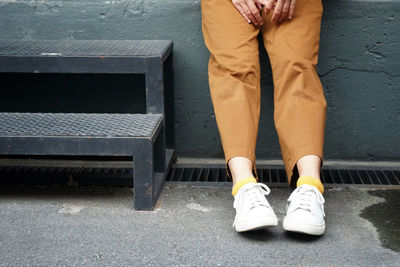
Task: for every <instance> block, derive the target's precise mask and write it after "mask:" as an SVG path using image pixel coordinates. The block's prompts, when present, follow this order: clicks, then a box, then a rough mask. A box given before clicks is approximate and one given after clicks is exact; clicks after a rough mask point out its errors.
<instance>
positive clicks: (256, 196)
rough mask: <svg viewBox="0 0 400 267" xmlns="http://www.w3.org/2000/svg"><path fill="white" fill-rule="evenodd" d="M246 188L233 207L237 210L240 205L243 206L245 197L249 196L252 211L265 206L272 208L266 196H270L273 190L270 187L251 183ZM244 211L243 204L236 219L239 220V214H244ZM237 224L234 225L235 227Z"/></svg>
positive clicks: (240, 191)
mask: <svg viewBox="0 0 400 267" xmlns="http://www.w3.org/2000/svg"><path fill="white" fill-rule="evenodd" d="M243 187H244V188H241V190H239V192H238V194H239V195H238V196H237V198H236V199H235V201H234V202H233V207H234V208H235V209H236V208H237V206H238V205H239V203H241V204H242V201H243V197H244V195H246V194H247V196H248V200H249V204H250V209H253V208H255V207H260V206H265V207H268V208H270V207H271V206H270V205H269V203H268V201H267V199H266V198H265V196H268V195H269V193H270V192H271V190H270V189H269V187H268V186H267V185H265V184H263V183H249V184H245V185H244V186H243ZM242 209H243V204H242V205H241V206H240V208H239V210H237V213H236V218H235V222H236V219H237V218H238V216H239V214H240V213H241V212H242ZM235 222H234V223H233V226H235Z"/></svg>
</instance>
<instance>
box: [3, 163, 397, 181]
mask: <svg viewBox="0 0 400 267" xmlns="http://www.w3.org/2000/svg"><path fill="white" fill-rule="evenodd" d="M73 162H75V161H73ZM49 164H50V162H49V161H43V162H41V163H38V162H36V163H31V164H26V163H25V164H24V163H16V164H13V165H6V164H4V163H3V165H2V164H0V176H1V177H4V178H5V177H7V175H8V176H9V177H15V175H21V176H24V175H27V176H29V177H31V174H34V176H37V175H49V176H52V175H57V174H70V175H73V176H74V177H86V178H89V177H92V178H96V177H102V178H103V179H107V181H108V183H109V184H115V183H119V182H121V181H123V180H124V181H125V182H123V183H124V184H131V183H132V172H133V170H132V169H131V168H130V167H131V162H130V161H118V162H106V161H102V162H100V161H99V162H91V163H87V162H85V163H81V162H76V163H75V166H72V164H71V163H70V162H66V163H64V162H60V163H54V162H53V163H52V164H50V165H49ZM51 165H52V166H51ZM257 173H258V176H259V178H260V181H261V182H263V183H266V184H287V179H286V172H285V169H284V168H279V167H273V168H272V167H270V168H267V167H262V168H257ZM121 179H122V180H121ZM321 180H322V182H323V183H325V184H332V185H335V184H347V185H400V170H393V169H387V170H384V169H351V168H347V169H338V168H327V167H325V169H323V170H322V171H321ZM167 181H170V182H189V183H215V182H222V183H223V182H230V181H229V180H228V177H227V175H226V170H225V168H224V167H219V166H218V167H213V166H212V165H211V164H208V165H207V164H204V165H202V166H201V167H199V166H195V167H193V166H187V165H185V166H182V165H177V164H173V165H172V167H171V168H170V170H169V172H168V175H167Z"/></svg>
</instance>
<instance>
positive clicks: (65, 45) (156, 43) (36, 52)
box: [0, 39, 172, 57]
mask: <svg viewBox="0 0 400 267" xmlns="http://www.w3.org/2000/svg"><path fill="white" fill-rule="evenodd" d="M171 44H172V41H170V40H15V39H0V57H1V56H75V57H84V56H109V57H113V56H128V57H129V56H154V57H155V56H159V57H161V56H162V55H163V54H164V53H165V52H166V50H167V49H168V48H169V47H170V46H171Z"/></svg>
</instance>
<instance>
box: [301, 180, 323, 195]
mask: <svg viewBox="0 0 400 267" xmlns="http://www.w3.org/2000/svg"><path fill="white" fill-rule="evenodd" d="M303 184H308V185H312V186H315V187H316V188H317V189H318V191H319V192H321V194H323V193H324V185H323V184H322V183H321V180H320V179H318V178H315V177H312V176H307V175H303V176H300V177H299V179H298V180H297V184H296V186H297V187H299V186H301V185H303Z"/></svg>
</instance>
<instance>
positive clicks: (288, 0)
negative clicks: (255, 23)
mask: <svg viewBox="0 0 400 267" xmlns="http://www.w3.org/2000/svg"><path fill="white" fill-rule="evenodd" d="M295 4H296V0H277V2H276V5H275V8H274V13H273V14H272V18H271V21H272V22H278V21H279V22H281V21H282V20H284V19H285V17H289V19H292V18H293V14H294V7H295Z"/></svg>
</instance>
